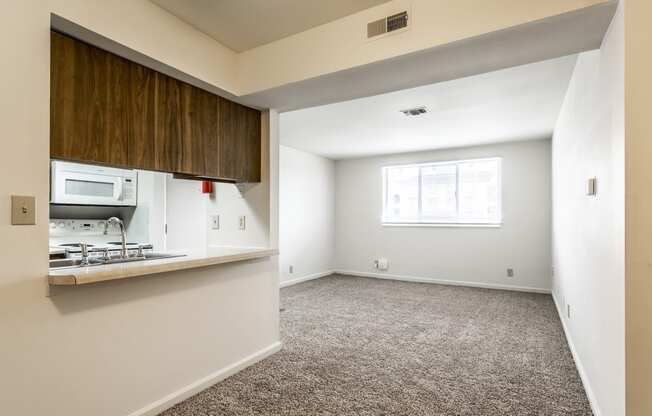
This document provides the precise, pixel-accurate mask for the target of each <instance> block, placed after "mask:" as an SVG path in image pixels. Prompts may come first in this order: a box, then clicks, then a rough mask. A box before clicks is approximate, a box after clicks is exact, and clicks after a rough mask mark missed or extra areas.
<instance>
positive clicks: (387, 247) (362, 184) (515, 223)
mask: <svg viewBox="0 0 652 416" xmlns="http://www.w3.org/2000/svg"><path fill="white" fill-rule="evenodd" d="M493 156H500V157H502V158H503V162H502V169H503V172H502V177H503V183H502V192H503V200H502V203H503V222H504V224H503V225H502V227H500V228H484V227H483V228H458V227H383V226H382V225H381V221H380V219H381V214H382V192H383V190H382V180H381V179H382V173H381V167H383V166H385V165H390V164H398V163H416V162H428V161H446V160H459V159H472V158H480V157H493ZM335 189H336V205H335V206H336V217H335V224H336V232H335V247H336V255H335V256H336V269H337V270H340V271H343V272H357V273H379V275H392V276H401V277H407V278H422V279H437V280H450V281H457V282H467V283H472V284H477V285H484V286H494V287H501V286H506V287H507V286H509V287H521V288H532V289H539V290H548V289H550V140H536V141H527V142H514V143H506V144H499V145H489V146H478V147H468V148H458V149H448V150H441V151H434V152H419V153H410V154H403V155H393V156H383V157H374V158H366V159H357V160H344V161H338V162H337V163H336V184H335ZM379 257H386V258H388V259H389V270H388V271H387V272H377V270H375V269H374V268H373V261H374V259H376V258H379ZM508 267H511V268H514V269H515V277H507V276H506V269H507V268H508Z"/></svg>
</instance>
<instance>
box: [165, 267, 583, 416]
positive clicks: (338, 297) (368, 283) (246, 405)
mask: <svg viewBox="0 0 652 416" xmlns="http://www.w3.org/2000/svg"><path fill="white" fill-rule="evenodd" d="M281 306H282V309H283V311H282V312H281V334H282V338H283V343H284V348H283V350H282V351H281V352H279V353H277V354H275V355H273V356H271V357H270V358H268V359H266V360H263V361H262V362H260V363H258V364H256V365H254V366H252V367H249V368H248V369H246V370H244V371H242V372H240V373H238V374H236V375H234V376H232V377H230V378H228V379H227V380H225V381H223V382H221V383H219V384H217V385H215V386H213V387H211V388H209V389H207V390H205V391H203V392H201V393H199V394H198V395H196V396H194V397H191V398H190V399H188V400H186V401H185V402H183V403H180V404H178V405H177V406H175V407H174V408H172V409H170V410H168V411H166V412H165V413H163V415H166V416H191V415H192V416H205V415H474V416H478V415H482V416H493V415H542V416H543V415H545V416H551V415H591V410H590V407H589V403H588V401H587V398H586V395H585V393H584V390H583V388H582V384H581V381H580V379H579V376H578V374H577V370H576V369H575V365H574V363H573V359H572V356H571V354H570V351H569V349H568V346H567V344H566V341H565V339H564V334H563V330H562V327H561V324H560V322H559V318H558V316H557V313H556V311H555V307H554V304H553V302H552V299H551V297H550V296H548V295H537V294H529V293H517V292H507V291H498V290H486V289H474V288H464V287H454V286H440V285H433V284H419V283H406V282H395V281H388V280H387V281H386V280H377V279H367V278H358V277H345V276H331V277H327V278H322V279H319V280H315V281H311V282H307V283H303V284H300V285H296V286H292V287H289V288H286V289H282V290H281Z"/></svg>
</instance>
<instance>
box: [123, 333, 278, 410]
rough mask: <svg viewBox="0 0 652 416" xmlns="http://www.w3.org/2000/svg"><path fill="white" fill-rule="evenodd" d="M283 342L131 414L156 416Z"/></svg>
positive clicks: (272, 352) (269, 351)
mask: <svg viewBox="0 0 652 416" xmlns="http://www.w3.org/2000/svg"><path fill="white" fill-rule="evenodd" d="M282 346H283V345H282V343H281V342H280V341H279V342H275V343H273V344H272V345H270V346H268V347H266V348H263V349H262V350H260V351H257V352H255V353H254V354H252V355H250V356H248V357H245V358H243V359H242V360H240V361H238V362H236V363H233V364H231V365H229V366H228V367H225V368H223V369H221V370H218V371H216V372H214V373H213V374H210V375H208V376H207V377H204V378H202V379H199V380H197V381H195V382H194V383H192V384H189V385H188V386H186V387H183V388H181V389H179V390H177V391H175V392H173V393H171V394H168V395H167V396H165V397H163V398H162V399H159V400H157V401H155V402H154V403H151V404H149V405H147V406H145V407H143V408H142V409H139V410H136V411H135V412H133V413H130V414H129V416H155V415H158V414H159V413H161V412H163V411H165V410H167V409H169V408H171V407H172V406H174V405H175V404H177V403H180V402H182V401H184V400H185V399H187V398H189V397H191V396H194V395H195V394H197V393H199V392H200V391H202V390H205V389H207V388H208V387H210V386H212V385H213V384H215V383H218V382H220V381H222V380H224V379H225V378H227V377H230V376H232V375H234V374H235V373H237V372H239V371H241V370H244V369H245V368H247V367H249V366H250V365H252V364H255V363H257V362H258V361H260V360H262V359H264V358H267V357H269V356H270V355H272V354H274V353H276V352H278V351H280V350H281V347H282Z"/></svg>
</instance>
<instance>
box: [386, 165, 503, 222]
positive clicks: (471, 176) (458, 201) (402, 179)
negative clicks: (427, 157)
mask: <svg viewBox="0 0 652 416" xmlns="http://www.w3.org/2000/svg"><path fill="white" fill-rule="evenodd" d="M500 162H501V159H500V158H492V159H476V160H461V161H454V162H437V163H421V164H415V165H403V166H387V167H384V168H383V223H385V224H500V222H501V208H500V198H501V196H500Z"/></svg>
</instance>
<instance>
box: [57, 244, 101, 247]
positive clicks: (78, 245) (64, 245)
mask: <svg viewBox="0 0 652 416" xmlns="http://www.w3.org/2000/svg"><path fill="white" fill-rule="evenodd" d="M59 245H60V246H61V247H81V244H79V243H65V244H59ZM86 247H95V245H94V244H86Z"/></svg>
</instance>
